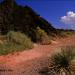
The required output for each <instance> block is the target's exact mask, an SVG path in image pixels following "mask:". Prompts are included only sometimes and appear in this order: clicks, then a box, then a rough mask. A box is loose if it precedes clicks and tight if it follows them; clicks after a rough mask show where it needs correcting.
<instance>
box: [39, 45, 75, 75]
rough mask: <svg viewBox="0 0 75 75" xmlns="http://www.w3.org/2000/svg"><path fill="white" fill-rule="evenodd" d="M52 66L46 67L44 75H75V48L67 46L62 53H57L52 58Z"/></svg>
mask: <svg viewBox="0 0 75 75" xmlns="http://www.w3.org/2000/svg"><path fill="white" fill-rule="evenodd" d="M50 59H51V60H50V66H49V67H46V68H45V69H46V70H47V71H46V70H45V69H44V71H45V72H43V71H40V73H42V72H43V73H44V75H75V47H74V46H66V47H62V48H61V52H58V53H55V54H54V55H52V56H51V58H50ZM63 73H64V74H63Z"/></svg>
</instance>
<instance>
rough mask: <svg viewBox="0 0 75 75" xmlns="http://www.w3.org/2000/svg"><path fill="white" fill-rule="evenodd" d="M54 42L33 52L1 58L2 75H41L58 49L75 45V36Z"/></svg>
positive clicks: (36, 48) (37, 47)
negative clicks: (41, 70)
mask: <svg viewBox="0 0 75 75" xmlns="http://www.w3.org/2000/svg"><path fill="white" fill-rule="evenodd" d="M52 42H53V43H52V44H51V45H36V46H35V47H34V48H33V49H31V50H27V51H23V52H20V53H14V54H9V55H7V56H0V75H39V74H38V71H39V69H40V68H42V67H45V66H47V65H48V64H49V63H48V61H49V58H48V57H49V56H51V54H52V53H54V52H55V51H57V48H59V47H60V46H65V45H75V35H72V36H70V37H68V38H64V39H56V40H55V41H52Z"/></svg>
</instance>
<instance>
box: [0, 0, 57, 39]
mask: <svg viewBox="0 0 75 75" xmlns="http://www.w3.org/2000/svg"><path fill="white" fill-rule="evenodd" d="M37 27H40V28H41V29H43V30H44V31H46V32H47V33H48V34H49V35H51V34H52V33H53V34H55V33H56V29H55V28H54V27H53V26H52V25H51V24H50V23H48V22H47V21H46V20H45V19H43V18H42V17H40V16H39V15H38V14H37V13H36V12H35V11H33V9H32V8H30V7H29V6H25V7H22V6H19V5H17V3H16V2H15V1H13V0H4V1H3V2H2V3H0V32H1V33H2V34H6V33H7V32H8V31H11V30H15V31H21V32H24V33H26V34H27V35H28V36H31V38H33V37H34V36H35V35H36V34H35V32H36V28H37Z"/></svg>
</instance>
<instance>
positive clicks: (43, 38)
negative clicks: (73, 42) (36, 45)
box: [36, 27, 51, 44]
mask: <svg viewBox="0 0 75 75" xmlns="http://www.w3.org/2000/svg"><path fill="white" fill-rule="evenodd" d="M36 30H37V31H36V39H37V42H40V43H41V44H50V43H51V42H50V38H49V36H48V35H47V33H46V32H45V31H44V30H42V29H41V28H39V27H37V29H36Z"/></svg>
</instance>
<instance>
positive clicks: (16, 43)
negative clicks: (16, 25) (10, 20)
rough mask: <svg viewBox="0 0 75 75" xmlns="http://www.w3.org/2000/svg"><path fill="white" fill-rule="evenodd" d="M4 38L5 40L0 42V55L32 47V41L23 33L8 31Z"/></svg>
mask: <svg viewBox="0 0 75 75" xmlns="http://www.w3.org/2000/svg"><path fill="white" fill-rule="evenodd" d="M6 38H7V41H6V42H4V43H3V44H0V55H5V54H8V53H12V52H17V51H22V50H25V49H30V48H33V43H32V41H31V40H30V39H29V38H28V37H27V36H26V35H25V34H23V33H20V32H14V31H10V32H8V34H7V36H6Z"/></svg>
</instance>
